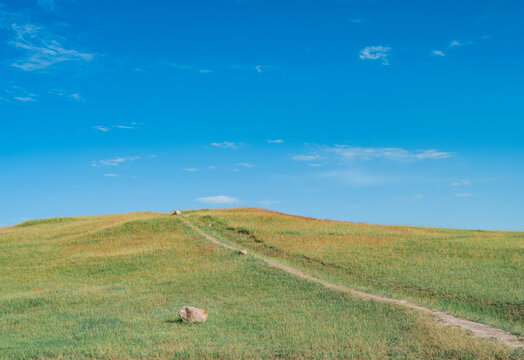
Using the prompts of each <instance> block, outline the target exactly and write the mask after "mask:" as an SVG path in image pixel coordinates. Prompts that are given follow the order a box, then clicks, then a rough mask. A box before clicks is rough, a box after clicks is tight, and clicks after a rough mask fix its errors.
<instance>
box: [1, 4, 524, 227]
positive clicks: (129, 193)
mask: <svg viewBox="0 0 524 360" xmlns="http://www.w3.org/2000/svg"><path fill="white" fill-rule="evenodd" d="M523 15H524V4H522V3H521V2H518V1H514V0H512V1H504V0H501V1H497V2H494V1H482V0H481V1H471V0H469V1H442V0H440V1H380V0H376V1H371V0H368V1H366V0H360V1H359V0H354V1H342V0H340V1H326V0H323V1H320V0H310V1H306V0H301V1H298V0H297V1H293V0H289V1H268V0H264V1H262V0H243V1H240V0H237V1H235V0H216V1H198V0H195V1H169V2H168V1H147V2H146V1H111V2H108V1H85V0H77V1H75V0H31V1H29V0H27V1H23V0H17V1H6V0H0V54H1V56H0V125H1V128H0V129H1V130H0V199H1V200H0V201H1V204H2V205H1V206H0V224H1V225H10V224H13V223H17V222H20V221H23V220H26V219H32V218H42V217H52V216H69V215H94V214H105V213H117V212H130V211H145V210H150V211H170V210H173V209H179V208H181V209H185V208H199V207H229V206H259V207H264V208H269V209H274V210H279V211H283V212H289V213H295V214H301V215H308V216H315V217H322V218H333V219H343V220H351V221H364V222H370V223H381V224H414V225H425V226H444V227H459V228H479V229H509V230H524V141H523V138H524V124H523V121H524V87H523V85H524V82H523V80H524V71H523V67H522V64H524V46H523V42H522V39H523V38H524V26H523V25H522V17H523Z"/></svg>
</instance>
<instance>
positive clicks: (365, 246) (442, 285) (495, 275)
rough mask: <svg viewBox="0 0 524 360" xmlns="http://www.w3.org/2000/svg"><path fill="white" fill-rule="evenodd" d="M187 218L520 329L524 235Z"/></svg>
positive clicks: (402, 294) (285, 219)
mask: <svg viewBox="0 0 524 360" xmlns="http://www.w3.org/2000/svg"><path fill="white" fill-rule="evenodd" d="M188 217H189V218H190V219H192V220H193V221H195V222H196V223H197V224H199V226H201V227H202V228H204V229H206V230H207V231H208V232H211V233H214V234H215V235H217V236H220V237H222V238H224V239H227V240H229V241H232V242H235V243H237V244H239V246H241V247H244V248H248V249H252V250H254V251H257V252H259V253H261V254H265V255H267V256H270V257H274V258H277V259H281V260H282V261H284V262H287V263H290V264H293V265H295V266H297V267H299V268H302V269H304V270H307V271H308V272H310V273H314V274H316V275H317V276H319V277H322V278H325V279H330V280H332V281H335V282H338V283H341V284H345V285H348V286H350V287H355V288H359V289H362V290H366V291H370V292H373V293H377V294H383V295H387V296H393V297H396V298H403V299H409V300H411V301H414V302H418V303H421V304H425V305H428V306H429V307H432V308H435V309H441V310H444V311H447V312H450V313H453V314H456V315H459V316H461V317H465V318H468V319H472V320H476V321H480V322H483V323H488V324H492V325H495V326H496V327H499V328H503V329H506V330H509V331H511V332H513V333H515V334H519V335H521V336H522V335H524V275H523V274H524V233H523V232H504V231H474V230H453V229H437V228H421V227H411V226H381V225H369V224H359V223H349V222H335V221H325V220H316V219H308V218H301V217H296V216H289V215H284V214H279V213H274V212H269V211H264V210H260V209H245V208H244V209H242V208H241V209H225V210H202V211H198V212H192V213H190V214H188Z"/></svg>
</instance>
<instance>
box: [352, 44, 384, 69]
mask: <svg viewBox="0 0 524 360" xmlns="http://www.w3.org/2000/svg"><path fill="white" fill-rule="evenodd" d="M390 52H391V47H389V46H367V47H365V48H364V49H362V50H360V53H359V57H360V59H361V60H380V61H381V63H382V65H389V56H390Z"/></svg>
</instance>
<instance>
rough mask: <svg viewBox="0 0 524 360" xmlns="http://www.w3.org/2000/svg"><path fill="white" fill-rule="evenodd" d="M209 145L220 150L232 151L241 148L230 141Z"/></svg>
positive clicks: (240, 145) (238, 144)
mask: <svg viewBox="0 0 524 360" xmlns="http://www.w3.org/2000/svg"><path fill="white" fill-rule="evenodd" d="M209 145H210V146H213V147H217V148H221V149H233V150H237V149H239V148H240V147H242V144H240V143H234V142H231V141H223V142H212V143H211V144H209Z"/></svg>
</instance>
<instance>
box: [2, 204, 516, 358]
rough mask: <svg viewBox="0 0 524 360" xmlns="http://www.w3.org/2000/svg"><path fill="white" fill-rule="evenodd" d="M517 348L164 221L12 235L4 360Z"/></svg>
mask: <svg viewBox="0 0 524 360" xmlns="http://www.w3.org/2000/svg"><path fill="white" fill-rule="evenodd" d="M222 214H223V213H220V212H219V213H216V216H219V217H220V219H221V220H220V221H233V220H232V219H229V218H227V216H240V218H239V219H238V220H234V223H235V224H237V221H248V220H247V218H246V216H248V217H249V216H254V218H253V219H254V223H253V224H252V226H254V224H258V225H263V223H264V220H263V219H264V218H260V216H262V215H263V214H264V213H261V212H252V211H251V212H242V211H240V212H239V213H238V214H241V215H235V212H229V213H226V215H227V216H226V217H225V218H222ZM266 215H268V216H269V215H271V214H266ZM213 216H215V215H213ZM271 216H276V215H271ZM206 219H207V218H202V220H203V221H207V220H206ZM216 219H217V220H216V221H218V219H219V218H216ZM222 219H223V220H222ZM241 219H243V220H241ZM276 219H278V217H277V218H276ZM268 220H271V218H268ZM247 225H249V224H247ZM258 225H257V226H258ZM235 226H236V225H235ZM249 226H251V225H249ZM319 229H320V228H319ZM305 230H306V228H305V227H302V226H301V227H298V228H297V230H295V231H305ZM286 231H288V230H286ZM289 231H290V230H289ZM308 239H309V238H306V239H305V240H304V242H307V241H309V240H308ZM182 305H194V306H198V307H202V308H205V309H206V310H207V311H208V312H209V319H208V321H207V322H206V323H204V324H193V325H190V324H184V323H181V322H180V321H178V315H177V312H178V309H179V308H180V307H181V306H182ZM507 351H508V350H506V349H504V348H502V347H500V346H498V345H494V344H490V343H486V342H482V341H479V340H476V339H473V338H470V337H467V336H465V335H464V334H463V333H462V332H459V331H458V330H454V329H450V328H447V329H443V328H441V327H439V326H437V325H434V324H433V322H432V321H429V320H428V319H427V318H426V317H424V316H421V315H420V314H417V313H413V312H411V311H408V310H405V309H402V308H398V307H394V306H391V305H387V304H381V303H376V302H372V301H363V300H359V299H356V298H352V297H350V296H348V295H345V294H342V293H338V292H335V291H332V290H328V289H325V288H323V287H321V286H319V285H317V284H315V283H310V282H307V281H303V280H300V279H298V278H295V277H293V276H291V275H287V274H285V273H282V272H280V271H279V270H276V269H271V268H268V267H266V266H265V265H264V264H263V263H262V262H261V261H259V260H256V259H253V258H252V257H249V256H248V257H245V256H239V255H238V254H235V253H233V252H231V251H229V250H225V249H222V248H218V247H216V246H215V245H212V244H210V243H209V242H208V241H206V240H204V239H202V238H201V237H200V236H199V235H197V234H196V233H194V232H192V230H190V229H188V228H187V227H186V226H185V225H184V224H183V223H182V222H181V221H180V219H179V218H177V217H172V216H168V215H165V214H154V213H132V214H125V215H107V216H96V217H82V218H60V219H47V220H37V221H30V222H26V223H23V224H20V225H18V226H13V227H8V228H2V229H0V358H1V359H132V358H133V359H157V358H158V359H177V358H213V359H214V358H234V359H236V358H256V359H259V358H303V359H310V358H353V359H384V358H398V359H484V358H485V359H510V358H513V359H515V358H517V357H518V356H520V355H521V354H522V353H518V352H513V353H508V352H507Z"/></svg>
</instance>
